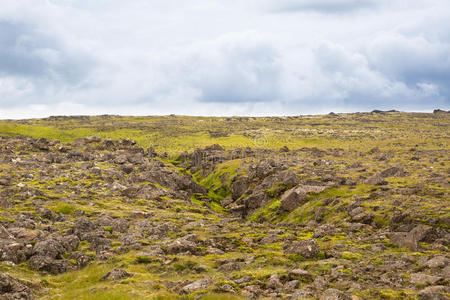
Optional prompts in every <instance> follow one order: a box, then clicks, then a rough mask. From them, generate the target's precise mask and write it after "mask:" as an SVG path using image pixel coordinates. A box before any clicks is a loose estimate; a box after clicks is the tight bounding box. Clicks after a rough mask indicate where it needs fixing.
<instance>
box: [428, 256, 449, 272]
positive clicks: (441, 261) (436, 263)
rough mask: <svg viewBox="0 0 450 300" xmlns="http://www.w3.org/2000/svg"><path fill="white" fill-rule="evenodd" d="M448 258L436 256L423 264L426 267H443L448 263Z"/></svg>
mask: <svg viewBox="0 0 450 300" xmlns="http://www.w3.org/2000/svg"><path fill="white" fill-rule="evenodd" d="M449 261H450V260H449V259H448V258H447V257H445V256H436V257H433V258H432V259H430V260H428V261H427V262H426V263H425V264H424V266H425V267H428V268H432V269H433V268H444V267H445V266H447V265H448V264H449Z"/></svg>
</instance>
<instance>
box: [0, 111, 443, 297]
mask: <svg viewBox="0 0 450 300" xmlns="http://www.w3.org/2000/svg"><path fill="white" fill-rule="evenodd" d="M154 118H156V119H152V117H149V118H148V119H146V118H143V117H142V118H136V119H135V120H130V119H125V118H123V119H121V118H120V117H110V116H103V117H74V118H71V117H54V118H48V119H43V120H23V121H5V122H4V123H2V124H0V136H2V137H0V153H1V154H0V272H1V273H0V299H178V298H180V299H264V298H280V299H323V300H325V299H329V300H332V299H449V297H450V289H449V287H448V285H449V278H450V255H449V244H450V233H449V226H450V205H449V203H450V201H449V199H450V181H449V178H450V176H449V175H450V148H449V138H450V114H449V113H448V112H445V111H436V112H435V113H434V114H405V113H398V112H372V113H366V114H348V115H344V114H339V115H338V114H330V115H328V116H318V117H304V118H302V117H297V118H296V117H292V118H244V119H242V118H229V119H225V118H217V120H215V119H213V118H203V119H202V118H197V119H196V118H190V117H176V116H169V117H167V118H166V120H167V124H166V125H162V124H161V122H163V121H162V119H160V118H157V117H154ZM125 122H126V124H128V125H129V126H128V127H127V126H125V125H124V124H125ZM227 122H229V123H230V124H228V125H227ZM205 123H208V124H209V125H208V126H205V125H204V124H205ZM314 124H316V125H314ZM317 124H318V125H317ZM194 125H195V126H194ZM263 125H264V126H263ZM102 128H103V129H102ZM112 128H114V130H113V129H112ZM206 128H208V131H206V130H207V129H206ZM118 133H120V134H118ZM56 134H57V135H58V136H56ZM205 135H206V137H205ZM199 136H202V137H203V138H202V139H199ZM135 137H138V138H137V140H134V139H135ZM158 137H160V138H158ZM286 137H291V138H289V139H287V138H286ZM246 139H248V141H250V142H249V143H248V144H245V143H246V141H247V140H246ZM195 141H199V143H198V144H199V147H193V146H192V143H193V142H195Z"/></svg>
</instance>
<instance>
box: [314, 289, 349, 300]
mask: <svg viewBox="0 0 450 300" xmlns="http://www.w3.org/2000/svg"><path fill="white" fill-rule="evenodd" d="M320 300H352V296H351V295H349V294H347V293H344V292H342V291H340V290H337V289H328V290H326V291H325V292H323V294H322V295H321V296H320Z"/></svg>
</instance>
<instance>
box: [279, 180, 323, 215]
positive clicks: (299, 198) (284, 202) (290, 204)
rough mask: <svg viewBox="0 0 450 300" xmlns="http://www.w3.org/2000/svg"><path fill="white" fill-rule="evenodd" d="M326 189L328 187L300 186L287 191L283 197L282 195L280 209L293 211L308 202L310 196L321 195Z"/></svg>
mask: <svg viewBox="0 0 450 300" xmlns="http://www.w3.org/2000/svg"><path fill="white" fill-rule="evenodd" d="M326 188H327V187H326V186H315V185H298V186H296V187H294V188H291V189H289V190H287V191H286V192H285V193H284V194H283V195H281V198H280V201H281V206H280V209H281V210H284V211H293V210H294V209H296V208H297V207H299V206H300V205H302V204H304V203H305V202H306V200H307V197H308V194H310V193H320V192H322V191H324V190H325V189H326Z"/></svg>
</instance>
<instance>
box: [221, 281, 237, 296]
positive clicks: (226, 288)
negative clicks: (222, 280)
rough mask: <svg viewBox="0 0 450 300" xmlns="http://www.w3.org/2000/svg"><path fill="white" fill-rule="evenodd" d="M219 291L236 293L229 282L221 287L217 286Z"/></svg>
mask: <svg viewBox="0 0 450 300" xmlns="http://www.w3.org/2000/svg"><path fill="white" fill-rule="evenodd" d="M219 291H221V292H225V293H233V294H235V293H237V291H236V289H235V288H234V287H233V286H232V285H231V284H228V283H226V284H224V285H222V286H221V287H219Z"/></svg>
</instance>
